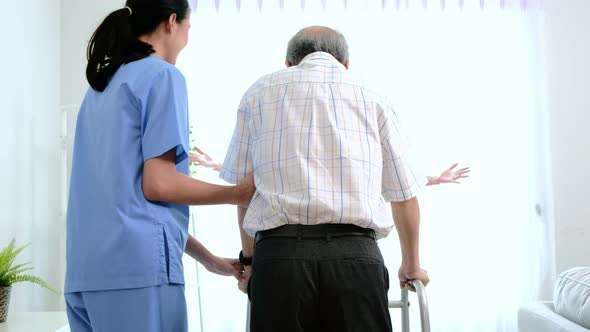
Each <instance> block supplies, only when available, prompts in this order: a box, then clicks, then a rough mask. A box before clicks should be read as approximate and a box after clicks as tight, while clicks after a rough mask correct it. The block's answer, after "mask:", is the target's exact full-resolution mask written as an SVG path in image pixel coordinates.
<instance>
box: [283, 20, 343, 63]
mask: <svg viewBox="0 0 590 332" xmlns="http://www.w3.org/2000/svg"><path fill="white" fill-rule="evenodd" d="M319 51H321V52H326V53H330V54H332V55H333V56H334V57H335V58H336V60H338V61H339V62H340V63H342V64H344V63H345V62H346V61H347V60H348V44H347V43H346V39H345V38H344V36H343V35H342V34H341V33H340V32H338V31H336V30H334V29H330V28H328V27H322V26H311V27H307V28H304V29H301V30H299V32H297V33H296V34H295V36H293V38H291V40H290V41H289V45H288V46H287V62H289V63H290V64H291V65H295V66H296V65H298V64H299V63H300V62H301V60H303V58H305V57H306V56H307V55H308V54H311V53H313V52H319Z"/></svg>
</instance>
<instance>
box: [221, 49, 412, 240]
mask: <svg viewBox="0 0 590 332" xmlns="http://www.w3.org/2000/svg"><path fill="white" fill-rule="evenodd" d="M406 152H407V148H406V143H405V139H404V136H403V135H402V134H401V132H400V129H399V126H398V120H397V117H396V115H395V113H394V111H393V108H392V107H391V105H390V104H389V103H387V102H386V101H385V100H384V99H382V98H380V97H379V96H377V95H375V94H374V93H372V92H370V91H369V90H367V89H366V88H365V87H364V86H363V85H362V84H360V83H359V82H357V81H356V80H355V79H353V77H352V76H351V74H350V73H349V72H348V71H347V70H346V68H344V66H343V65H342V64H340V63H339V62H338V61H337V60H336V59H335V58H334V57H333V56H332V55H330V54H328V53H324V52H316V53H312V54H310V55H308V56H307V57H305V58H304V59H303V60H302V61H301V63H300V64H299V65H298V66H293V67H290V68H287V69H283V70H280V71H278V72H275V73H273V74H270V75H267V76H264V77H262V78H261V79H259V80H258V81H257V82H256V83H255V84H254V85H253V86H252V87H251V88H250V89H249V90H248V91H247V92H246V93H245V95H244V97H243V98H242V101H241V103H240V106H239V109H238V116H237V123H236V127H235V130H234V134H233V137H232V140H231V143H230V146H229V149H228V152H227V155H226V158H225V162H224V164H223V167H222V169H221V174H220V176H221V178H222V179H224V180H226V181H227V182H230V183H237V182H239V180H241V179H242V178H243V177H245V176H246V174H248V173H251V172H254V177H255V183H256V187H257V191H256V194H255V195H254V197H253V199H252V202H251V203H250V207H249V208H248V211H247V213H246V216H245V219H244V225H243V227H244V230H245V231H246V232H247V233H248V234H250V235H251V236H254V234H255V233H256V232H257V231H261V230H267V229H272V228H276V227H279V226H282V225H285V224H303V225H313V224H323V223H349V224H355V225H358V226H361V227H366V228H372V229H374V230H375V231H376V232H377V234H378V235H379V236H380V237H383V236H386V235H387V234H388V233H389V232H390V231H391V229H392V228H393V219H392V216H391V208H390V207H389V204H387V203H386V201H405V200H408V199H410V198H412V197H414V196H415V195H416V194H417V191H418V189H419V187H420V185H421V184H422V183H421V182H423V181H419V180H418V177H417V176H416V175H415V173H414V171H413V170H412V169H411V167H410V165H409V162H408V161H407V159H408V158H407V153H406Z"/></svg>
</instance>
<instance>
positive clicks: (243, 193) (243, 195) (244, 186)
mask: <svg viewBox="0 0 590 332" xmlns="http://www.w3.org/2000/svg"><path fill="white" fill-rule="evenodd" d="M255 192H256V187H255V186H254V175H253V174H248V175H247V176H246V177H245V178H244V179H243V180H242V181H240V183H238V185H237V186H236V195H237V199H236V202H237V205H238V206H240V207H243V208H248V205H250V201H251V200H252V196H254V193H255Z"/></svg>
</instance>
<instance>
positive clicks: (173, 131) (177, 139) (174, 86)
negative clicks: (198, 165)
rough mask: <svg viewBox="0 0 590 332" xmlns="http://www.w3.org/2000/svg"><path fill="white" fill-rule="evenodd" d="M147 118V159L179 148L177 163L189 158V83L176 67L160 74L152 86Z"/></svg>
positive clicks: (145, 123) (144, 148)
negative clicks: (187, 88) (187, 86)
mask: <svg viewBox="0 0 590 332" xmlns="http://www.w3.org/2000/svg"><path fill="white" fill-rule="evenodd" d="M144 116H145V118H144V120H143V137H142V149H143V160H144V161H146V160H149V159H152V158H156V157H159V156H161V155H162V154H164V153H166V152H168V151H170V150H171V149H173V148H176V163H177V164H178V163H180V162H182V161H183V160H185V159H186V158H187V157H188V152H189V151H190V150H189V148H188V135H189V133H188V131H189V130H188V98H187V90H186V82H185V80H184V77H183V76H182V74H181V73H180V72H179V71H178V70H176V69H175V68H166V69H165V70H163V71H162V72H161V73H160V74H158V75H156V76H155V77H154V79H153V81H152V84H151V86H150V91H149V93H148V97H147V100H146V106H145V115H144Z"/></svg>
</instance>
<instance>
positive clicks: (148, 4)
mask: <svg viewBox="0 0 590 332" xmlns="http://www.w3.org/2000/svg"><path fill="white" fill-rule="evenodd" d="M189 10H190V9H189V4H188V1H187V0H127V2H126V3H125V7H123V8H120V9H117V10H115V11H114V12H112V13H110V14H109V15H108V16H107V17H106V18H105V19H104V21H103V22H102V23H101V24H100V25H99V26H98V28H97V29H96V31H94V33H93V34H92V37H91V38H90V42H89V43H88V48H87V51H86V52H87V59H88V65H87V66H86V79H88V83H89V84H90V86H91V87H92V88H93V89H95V90H98V91H104V89H106V87H107V85H108V84H109V81H110V80H111V78H112V77H113V75H114V74H115V72H116V71H117V70H118V69H119V67H121V65H123V64H125V63H129V62H133V61H137V60H140V59H143V58H145V57H148V56H149V55H150V54H152V53H154V52H155V51H154V49H153V47H152V45H150V44H148V43H144V42H142V41H140V40H139V36H141V35H144V34H148V33H151V32H153V31H154V30H156V28H157V27H158V25H159V24H160V23H162V22H165V21H167V20H168V19H169V18H170V15H172V14H176V21H178V22H182V21H183V20H184V19H185V18H186V17H187V15H188V14H189Z"/></svg>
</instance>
